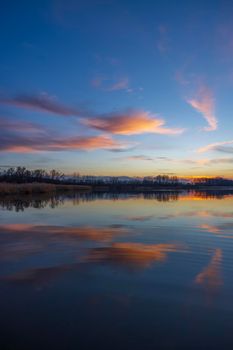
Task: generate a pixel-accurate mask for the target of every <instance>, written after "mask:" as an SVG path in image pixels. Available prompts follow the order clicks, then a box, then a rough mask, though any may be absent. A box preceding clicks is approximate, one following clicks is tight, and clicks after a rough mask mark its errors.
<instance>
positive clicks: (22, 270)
mask: <svg viewBox="0 0 233 350" xmlns="http://www.w3.org/2000/svg"><path fill="white" fill-rule="evenodd" d="M232 238H233V195H232V194H228V193H227V192H223V193H221V192H219V193H211V192H210V193H204V192H202V193H186V192H180V193H175V192H174V193H169V192H160V193H155V194H146V195H126V194H123V195H116V194H114V195H111V194H100V195H95V194H89V195H88V194H83V195H80V196H78V195H76V196H70V197H69V198H68V197H52V198H50V197H37V198H36V197H34V198H30V197H25V198H21V199H17V198H8V199H5V200H0V332H1V336H0V349H1V350H2V349H3V350H5V349H33V350H34V349H81V350H82V349H97V348H98V349H108V350H109V349H195V350H196V349H233V244H232V242H233V240H232Z"/></svg>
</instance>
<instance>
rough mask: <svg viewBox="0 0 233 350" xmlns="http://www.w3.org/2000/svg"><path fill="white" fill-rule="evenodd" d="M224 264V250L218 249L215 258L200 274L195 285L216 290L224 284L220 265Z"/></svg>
mask: <svg viewBox="0 0 233 350" xmlns="http://www.w3.org/2000/svg"><path fill="white" fill-rule="evenodd" d="M221 262H222V250H221V249H219V248H218V249H216V250H215V253H214V256H213V257H212V259H211V261H210V263H209V264H208V266H207V267H205V268H204V269H203V271H202V272H200V273H199V274H198V275H197V276H196V278H195V283H197V284H203V285H206V286H207V287H208V288H216V287H218V286H220V285H221V284H222V279H221V277H220V264H221Z"/></svg>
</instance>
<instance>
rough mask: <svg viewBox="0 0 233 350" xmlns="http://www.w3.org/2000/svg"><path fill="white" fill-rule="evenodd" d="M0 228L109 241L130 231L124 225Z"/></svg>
mask: <svg viewBox="0 0 233 350" xmlns="http://www.w3.org/2000/svg"><path fill="white" fill-rule="evenodd" d="M0 230H1V231H2V232H7V233H22V234H33V237H35V235H36V234H39V235H40V234H46V236H47V237H50V238H51V236H57V237H59V236H64V237H67V238H77V239H81V240H91V241H103V242H105V241H111V240H112V239H113V237H115V236H118V235H124V234H128V233H129V232H130V231H129V230H127V229H125V228H124V227H92V226H82V227H72V226H71V227H69V226H47V225H31V224H7V225H0Z"/></svg>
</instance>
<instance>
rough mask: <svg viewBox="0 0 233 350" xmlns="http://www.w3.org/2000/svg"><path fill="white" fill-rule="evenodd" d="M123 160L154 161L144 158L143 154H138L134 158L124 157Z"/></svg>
mask: <svg viewBox="0 0 233 350" xmlns="http://www.w3.org/2000/svg"><path fill="white" fill-rule="evenodd" d="M124 159H125V160H145V161H154V159H153V158H151V157H148V156H145V155H143V154H138V155H135V156H129V157H125V158H124Z"/></svg>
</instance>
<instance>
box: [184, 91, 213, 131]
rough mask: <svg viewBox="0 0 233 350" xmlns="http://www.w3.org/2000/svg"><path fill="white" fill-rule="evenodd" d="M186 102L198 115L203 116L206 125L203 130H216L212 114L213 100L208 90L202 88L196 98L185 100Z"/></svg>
mask: <svg viewBox="0 0 233 350" xmlns="http://www.w3.org/2000/svg"><path fill="white" fill-rule="evenodd" d="M187 102H188V103H189V104H190V105H191V106H192V107H193V108H194V109H195V110H197V111H198V112H199V113H201V114H202V115H203V117H204V118H205V120H206V121H207V123H208V126H206V127H205V128H204V129H203V130H205V131H213V130H216V129H217V126H218V121H217V119H216V117H215V114H214V105H215V103H214V98H213V96H212V93H211V91H210V89H209V88H207V87H206V86H202V87H201V89H200V90H199V92H198V95H197V97H196V98H193V99H190V100H187Z"/></svg>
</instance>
